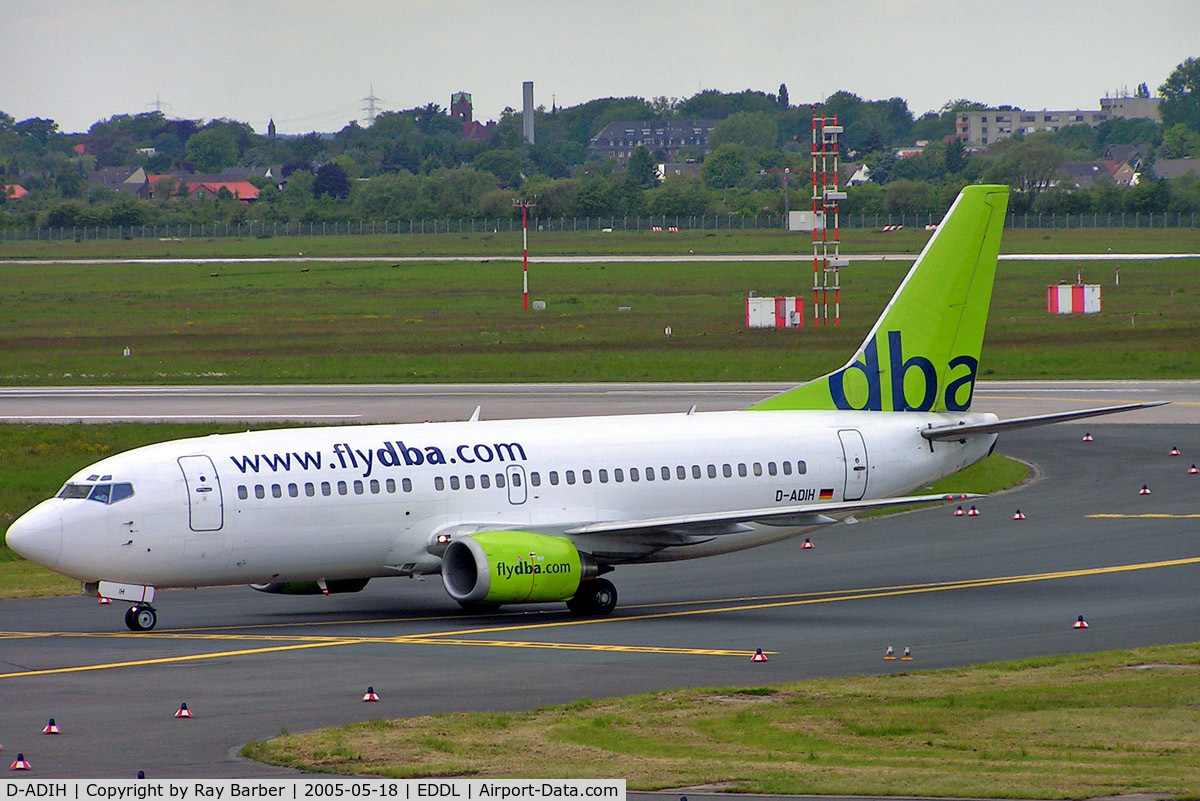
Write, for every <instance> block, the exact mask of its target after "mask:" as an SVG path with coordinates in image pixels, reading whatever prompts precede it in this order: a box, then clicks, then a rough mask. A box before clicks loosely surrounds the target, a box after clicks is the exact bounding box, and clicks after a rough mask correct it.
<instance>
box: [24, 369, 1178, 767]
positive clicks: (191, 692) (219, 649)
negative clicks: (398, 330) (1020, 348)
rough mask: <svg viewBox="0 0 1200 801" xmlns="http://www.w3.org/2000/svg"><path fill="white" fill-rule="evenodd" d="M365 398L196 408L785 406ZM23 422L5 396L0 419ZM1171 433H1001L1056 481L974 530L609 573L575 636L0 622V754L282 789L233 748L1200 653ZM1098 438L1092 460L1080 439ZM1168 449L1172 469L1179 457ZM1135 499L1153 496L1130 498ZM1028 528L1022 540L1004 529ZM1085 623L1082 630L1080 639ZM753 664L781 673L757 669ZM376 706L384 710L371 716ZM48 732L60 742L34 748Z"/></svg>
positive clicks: (1153, 392) (1088, 398)
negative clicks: (623, 701)
mask: <svg viewBox="0 0 1200 801" xmlns="http://www.w3.org/2000/svg"><path fill="white" fill-rule="evenodd" d="M535 389H536V388H535ZM258 390H262V391H263V392H264V393H265V394H263V395H256V394H254V392H256V391H258ZM355 390H356V391H355V392H354V393H353V394H352V395H351V397H349V398H342V399H341V400H339V397H340V395H339V393H340V392H342V391H344V388H342V389H337V388H335V389H331V390H330V391H329V392H328V393H324V392H313V391H311V389H309V390H305V391H304V392H301V393H299V394H297V393H296V392H293V391H291V390H281V389H280V388H266V389H263V388H257V390H250V389H238V390H234V391H229V390H226V391H225V392H220V391H218V390H216V389H213V390H210V391H207V392H205V393H199V395H198V396H197V398H198V399H197V398H192V399H191V400H188V401H186V402H188V403H204V404H208V403H215V402H216V401H215V400H214V397H213V396H217V397H222V398H225V400H222V401H221V403H228V404H232V406H231V407H230V408H233V409H237V408H241V407H240V406H239V404H250V405H254V406H255V407H256V408H265V407H268V406H269V407H271V408H275V407H276V405H279V406H281V407H286V406H290V405H299V406H302V407H303V408H302V409H300V410H299V412H301V415H300V416H303V413H310V412H311V411H312V410H313V409H322V410H324V413H330V414H333V413H338V414H340V413H343V412H344V411H345V408H346V407H347V406H349V407H350V408H358V409H360V410H361V409H363V408H366V407H370V408H372V409H373V411H370V412H366V413H364V414H370V415H378V416H381V417H388V416H390V417H393V418H395V417H402V416H403V415H405V414H410V413H411V411H412V410H413V409H416V408H421V407H425V408H428V407H429V406H430V405H431V404H432V406H434V407H436V408H438V409H439V410H440V411H441V412H443V413H444V414H445V415H448V416H455V415H457V414H458V410H457V408H454V409H451V408H448V407H449V406H450V405H451V404H452V403H453V404H459V403H462V404H465V405H471V404H474V403H475V402H476V401H477V400H478V398H479V397H480V395H486V396H487V398H488V404H490V408H491V409H492V410H493V415H494V416H497V417H499V416H505V415H506V414H507V416H521V415H523V414H525V413H528V414H545V413H550V412H547V411H546V410H547V409H552V410H562V411H563V413H574V414H580V413H584V412H595V411H596V410H597V408H600V409H602V410H603V411H605V412H608V411H610V410H611V408H610V405H616V406H619V407H621V408H625V407H626V406H633V407H636V408H639V409H646V408H653V409H656V410H663V409H662V407H663V406H664V405H666V406H667V407H669V408H679V409H680V410H681V411H686V409H685V408H683V407H684V406H686V405H687V404H690V403H693V402H697V398H699V399H701V400H703V401H704V402H705V403H711V404H713V408H716V407H721V408H736V407H738V406H743V405H746V404H747V403H749V402H751V401H752V400H753V399H754V398H753V397H750V396H751V395H754V393H763V394H770V392H771V391H773V387H770V386H762V385H757V386H754V387H733V388H728V387H724V386H723V385H714V386H709V387H706V388H705V389H704V391H703V393H701V392H699V391H695V392H693V391H692V390H691V389H690V388H689V389H688V390H687V391H684V392H680V391H679V390H678V388H672V387H670V386H667V387H660V388H646V389H645V390H644V391H643V390H641V389H639V388H638V387H637V386H635V385H629V386H627V387H624V388H621V389H620V390H614V392H615V393H616V394H615V396H610V395H609V394H608V392H607V390H605V391H604V392H603V393H601V394H600V395H592V394H582V395H580V394H572V393H591V392H597V391H599V390H597V389H596V388H590V389H588V390H579V389H578V388H571V387H568V388H566V389H562V388H559V389H558V390H555V391H549V392H546V393H541V392H537V391H532V390H531V388H527V387H526V388H488V389H486V390H484V389H480V388H450V389H447V388H413V387H402V388H355ZM764 390H765V393H764ZM1000 390H1004V391H1000ZM34 392H36V391H34ZM91 392H92V395H91V396H89V397H88V398H87V399H86V400H85V402H86V403H88V404H96V405H94V406H92V407H91V408H92V409H93V410H95V409H97V408H99V407H101V406H104V405H105V404H107V406H108V407H109V408H111V407H113V406H114V405H120V406H121V407H122V409H124V408H125V406H126V402H127V400H129V399H128V398H127V397H126V396H125V395H124V394H123V391H116V390H112V391H109V393H110V394H109V396H108V397H107V401H106V402H102V401H100V400H97V398H101V397H103V393H101V392H96V391H91ZM135 392H136V391H135ZM174 392H175V390H163V391H161V392H159V393H155V392H150V391H141V394H140V395H137V396H135V397H136V398H140V399H138V400H136V404H135V405H139V404H144V405H139V406H138V408H140V409H143V410H147V409H148V410H151V411H150V412H148V413H153V414H162V415H164V416H170V414H168V412H171V410H170V408H167V409H158V410H157V411H154V409H155V405H154V404H153V403H152V402H151V401H150V400H148V399H152V398H154V397H155V396H156V395H161V396H162V397H161V398H160V400H165V401H166V406H167V407H170V406H171V404H173V403H176V402H183V401H182V400H180V398H179V397H177V396H175V395H174V394H173V393H174ZM460 392H461V393H462V394H461V397H460V396H459V394H458V393H460ZM531 392H532V394H530V393H531ZM747 393H749V394H747ZM186 394H187V393H183V395H186ZM1198 394H1200V387H1198V385H1197V384H1196V382H1181V383H1172V384H1164V385H1161V386H1156V385H1153V384H1151V385H1146V386H1142V385H1139V384H1115V385H1109V384H1102V385H1095V386H1084V385H1076V383H1075V382H1071V383H1070V384H1069V385H1067V384H1064V385H1051V386H1047V385H1044V384H1032V383H1021V384H1012V385H1003V386H999V385H987V386H983V385H981V387H980V389H979V390H978V393H977V402H976V405H977V406H978V407H979V408H986V409H989V410H993V409H994V408H995V407H994V406H993V404H995V405H997V406H1002V407H1007V408H1016V409H1019V410H1020V411H1019V412H1018V413H1030V410H1031V404H1037V405H1039V406H1041V405H1054V404H1059V405H1062V406H1066V407H1078V406H1081V405H1100V404H1104V403H1109V402H1116V400H1115V399H1119V400H1130V399H1132V400H1149V399H1176V401H1177V402H1176V403H1175V404H1173V405H1172V406H1168V407H1163V408H1165V409H1167V410H1173V411H1172V412H1171V414H1174V415H1179V416H1180V417H1181V418H1182V419H1190V420H1194V419H1195V417H1196V398H1197V395H1198ZM376 395H378V396H379V397H377V398H375V397H373V396H376ZM758 396H761V395H758ZM180 397H182V396H180ZM298 397H307V398H309V400H306V401H304V402H303V403H301V402H300V401H299V400H298V399H297V398H298ZM985 397H986V398H988V403H987V404H985V403H984V402H983V400H984V398H985ZM1031 399H1032V400H1031ZM75 400H79V399H78V398H76V399H75ZM17 401H18V399H17V398H14V397H12V395H10V394H5V395H4V396H3V397H2V398H0V406H2V408H4V409H5V410H6V411H7V410H8V409H9V408H10V405H11V404H12V403H15V402H17ZM368 401H369V402H368ZM20 402H26V401H24V400H22V401H20ZM409 404H416V405H415V406H410V405H409ZM721 404H726V405H725V406H721ZM531 406H537V407H538V408H537V409H531V408H530V407H531ZM471 408H473V405H471ZM485 408H489V407H488V406H487V405H485ZM388 409H391V414H390V415H389V414H388V413H387V411H386V410H388ZM398 410H399V411H398ZM176 411H178V410H176ZM469 411H470V409H468V410H467V413H468V414H469ZM1157 412H1158V410H1147V411H1143V412H1135V413H1132V414H1129V415H1124V416H1121V417H1120V418H1109V419H1108V420H1107V421H1104V422H1100V421H1093V422H1092V423H1091V424H1089V425H1087V426H1083V425H1060V426H1053V427H1050V428H1046V429H1036V430H1032V431H1025V432H1018V433H1015V434H1012V435H1007V436H1003V437H1001V445H1000V450H1001V452H1003V453H1006V454H1009V455H1013V456H1016V457H1018V458H1022V459H1025V460H1028V461H1030V462H1032V463H1034V464H1036V465H1037V466H1038V468H1039V471H1040V474H1041V478H1040V479H1039V480H1038V481H1036V482H1034V483H1032V484H1031V485H1028V486H1027V487H1025V488H1023V489H1021V490H1018V491H1014V492H1009V493H1004V494H1000V495H997V496H995V497H992V498H987V499H984V500H982V501H980V502H979V503H978V506H979V509H980V510H981V511H982V515H981V516H980V517H977V518H955V517H953V516H952V515H951V514H950V509H948V508H937V509H928V510H923V511H920V512H913V513H907V514H902V515H897V516H893V517H889V518H876V519H871V520H867V521H863V522H860V523H857V524H855V525H841V526H837V527H835V528H832V529H830V530H827V531H824V532H821V533H820V536H817V537H815V538H814V543H815V545H816V547H815V548H814V549H813V550H809V551H804V550H801V549H800V548H799V542H797V541H789V542H783V543H778V544H776V545H772V546H767V547H764V548H760V549H756V550H751V551H746V552H743V553H740V554H733V555H729V556H723V557H716V558H712V559H707V560H699V561H696V562H683V563H676V564H668V565H646V566H630V567H624V568H620V569H618V570H617V571H616V572H615V573H614V574H612V575H611V576H610V578H612V580H613V581H614V583H615V584H616V585H617V588H618V591H619V593H620V604H619V606H618V609H617V611H616V613H615V614H614V615H613V616H612V617H611V618H606V619H601V620H579V619H576V618H573V617H571V616H570V615H569V614H567V613H566V612H565V610H563V609H562V608H561V606H559V605H553V606H545V607H533V608H529V609H522V608H515V609H513V610H511V611H510V610H507V609H502V610H500V611H499V612H498V613H496V614H492V615H482V616H481V615H468V614H465V613H463V612H461V611H460V610H459V609H458V607H457V606H456V605H455V604H454V603H453V602H451V601H450V600H449V599H448V598H447V597H446V595H445V593H444V591H443V590H442V588H441V586H440V582H439V581H437V580H436V579H433V580H425V581H418V580H411V579H390V580H376V581H374V582H372V583H371V585H370V586H368V588H367V590H366V591H364V592H363V593H360V594H354V595H335V596H332V597H330V598H322V597H320V596H305V597H281V596H265V595H261V594H258V593H254V592H253V591H251V590H249V589H247V588H220V589H205V590H194V591H192V590H189V591H172V592H163V593H160V595H159V597H158V598H157V599H156V605H157V607H158V609H159V620H160V622H159V626H160V628H158V629H156V630H155V631H154V632H151V633H149V634H136V635H135V634H132V633H129V632H127V631H125V629H124V626H123V624H122V622H121V616H122V614H123V608H122V606H121V605H119V604H114V605H111V606H99V605H97V604H96V602H95V600H94V599H90V598H83V597H72V598H54V599H42V600H32V601H6V602H2V603H0V641H2V645H0V710H2V712H0V743H3V745H4V748H5V750H4V753H5V754H6V755H15V753H16V752H17V751H21V752H24V753H25V755H26V757H27V758H28V759H29V760H30V762H31V763H32V764H33V766H34V771H35V772H34V774H33V775H34V777H36V778H53V777H76V778H106V777H112V778H121V777H132V776H134V775H135V774H136V773H137V771H138V770H145V771H146V773H147V775H148V776H150V777H152V778H167V777H172V778H190V777H213V778H222V777H247V776H281V775H291V774H289V773H288V772H286V771H281V770H277V769H274V768H270V767H265V766H261V765H257V764H254V763H249V762H245V761H243V760H241V759H240V758H237V757H236V756H235V752H236V749H237V748H238V747H239V746H240V745H241V744H242V743H245V742H246V741H248V740H251V739H264V738H269V737H272V736H274V735H276V734H278V733H279V732H280V731H283V730H287V731H291V732H296V731H303V730H308V729H312V728H318V727H323V726H329V725H334V724H339V723H346V722H351V721H357V720H370V719H373V718H389V717H400V716H409V715H421V714H431V713H436V712H448V711H457V710H476V709H479V710H511V709H523V708H528V707H534V706H540V705H544V704H551V703H559V702H567V701H572V700H576V699H579V698H582V697H603V696H610V695H618V694H627V693H635V692H643V691H648V690H653V689H659V688H668V687H675V686H720V685H737V686H745V685H748V684H762V683H770V682H780V681H790V680H799V679H804V678H810V677H817V676H846V675H857V674H864V673H883V672H890V671H895V670H909V669H920V668H940V667H952V666H957V665H966V664H974V663H979V662H986V661H992V660H1000V659H1014V658H1021V657H1029V656H1035V655H1041V654H1054V653H1063V652H1076V651H1093V650H1105V649H1111V648H1124V647H1134V646H1141V645H1154V644H1164V643H1175V642H1191V641H1195V640H1198V639H1200V624H1198V623H1197V620H1200V614H1198V612H1200V599H1197V596H1196V593H1195V587H1196V585H1197V583H1198V580H1200V546H1198V545H1197V540H1196V536H1195V534H1196V531H1197V526H1198V524H1200V519H1197V517H1196V515H1197V514H1200V503H1198V500H1200V476H1192V475H1188V474H1187V470H1186V468H1187V465H1189V464H1190V463H1191V462H1193V461H1198V460H1200V429H1198V428H1197V427H1196V426H1194V425H1181V424H1171V423H1164V422H1152V423H1144V422H1143V423H1139V422H1135V419H1138V418H1139V417H1140V416H1144V415H1153V414H1156V413H1157ZM171 413H174V412H171ZM463 416H465V415H463ZM1006 416H1011V415H1006ZM1118 419H1120V420H1121V422H1115V421H1116V420H1118ZM1085 428H1086V430H1090V431H1092V433H1093V434H1094V436H1095V439H1094V441H1092V442H1088V443H1084V442H1082V441H1081V433H1082V432H1083V431H1084V430H1085ZM1172 446H1178V447H1179V448H1180V449H1181V451H1182V452H1183V453H1182V455H1181V456H1176V457H1173V456H1169V455H1167V454H1168V451H1169V449H1170V448H1171V447H1172ZM1142 484H1148V485H1149V486H1150V487H1152V488H1153V494H1151V495H1149V496H1139V495H1138V492H1137V490H1138V488H1139V487H1141V486H1142ZM1016 508H1020V509H1021V510H1022V511H1023V512H1024V513H1025V514H1026V515H1027V519H1026V520H1024V521H1013V520H1012V519H1011V516H1012V514H1013V512H1014V510H1015V509H1016ZM1080 614H1083V615H1085V616H1086V618H1087V620H1088V621H1089V623H1090V624H1091V628H1089V629H1088V630H1086V631H1074V630H1072V627H1071V624H1072V622H1073V621H1074V620H1075V619H1076V617H1077V616H1078V615H1080ZM888 645H891V646H894V647H895V648H896V650H897V651H900V650H901V649H902V648H904V647H910V648H911V649H912V652H913V655H914V657H915V661H914V662H912V663H900V662H885V661H883V660H882V656H883V653H884V649H885V648H886V647H887V646H888ZM760 647H761V648H763V649H764V650H765V651H766V652H767V653H768V654H769V656H770V661H769V662H767V663H766V664H752V663H751V662H750V661H749V655H750V654H751V653H753V651H754V649H755V648H760ZM368 685H370V686H373V687H374V688H375V690H376V691H377V692H378V693H379V694H380V696H381V701H380V703H378V704H364V703H362V702H361V701H360V698H361V696H362V694H363V692H364V691H365V689H366V687H367V686H368ZM181 702H187V703H188V706H189V707H190V708H191V709H192V710H193V711H194V714H195V716H194V717H193V718H191V719H190V720H177V719H175V718H174V717H173V714H174V712H175V710H176V709H178V708H179V704H180V703H181ZM51 717H53V718H55V720H56V722H57V723H58V725H59V726H60V728H61V729H62V732H63V733H62V735H60V736H59V737H44V736H43V735H41V734H40V732H41V728H42V727H43V726H45V725H46V721H47V720H48V719H49V718H51Z"/></svg>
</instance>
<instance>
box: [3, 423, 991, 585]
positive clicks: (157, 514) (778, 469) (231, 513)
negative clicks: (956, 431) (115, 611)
mask: <svg viewBox="0 0 1200 801" xmlns="http://www.w3.org/2000/svg"><path fill="white" fill-rule="evenodd" d="M994 419H995V418H994V416H992V415H982V414H970V413H958V414H933V413H913V412H906V413H888V412H844V411H838V412H818V411H795V412H791V411H769V412H762V411H757V412H711V413H701V414H666V415H664V414H659V415H638V416H616V417H584V418H561V419H542V420H505V421H470V422H461V423H425V424H403V425H381V426H350V427H331V428H300V429H286V430H276V431H258V432H247V433H242V434H226V435H214V436H209V437H203V438H196V439H188V440H177V441H174V442H167V443H162V444H159V445H151V446H147V447H144V448H138V449H136V450H132V451H129V452H126V453H122V454H119V455H116V456H112V457H110V458H107V459H104V460H103V461H101V462H98V463H97V464H95V465H92V466H91V467H89V468H87V469H85V470H83V471H81V472H80V473H78V474H77V475H76V476H74V477H73V478H72V479H71V482H69V483H68V487H67V488H70V487H71V486H72V485H75V486H76V487H79V486H83V487H84V490H79V491H76V492H75V494H76V495H77V496H78V495H82V494H83V492H84V491H85V490H86V487H87V486H89V485H90V486H96V485H101V486H104V485H108V484H111V485H114V486H115V485H117V484H125V485H128V486H129V487H130V488H131V489H132V494H129V495H128V497H124V498H122V499H119V500H115V501H111V500H109V499H106V498H103V497H101V498H100V499H99V500H97V499H94V498H93V499H89V498H87V497H57V498H52V499H50V500H47V501H44V502H43V503H42V504H40V505H38V506H37V507H35V508H34V509H33V510H31V511H30V512H28V513H27V514H26V515H25V516H23V517H22V518H21V519H20V520H18V521H17V522H15V523H14V524H13V526H12V527H11V529H10V531H9V535H8V541H9V544H10V546H11V547H13V548H14V550H17V551H18V552H19V553H22V554H23V555H25V556H27V557H28V558H30V559H32V560H34V561H37V562H39V563H41V564H43V565H46V566H47V567H50V568H52V569H54V570H56V571H58V572H60V573H63V574H66V575H68V576H72V577H75V578H78V579H80V580H83V581H99V580H104V581H117V582H130V583H135V584H142V585H150V586H157V587H183V586H199V585H217V584H251V583H261V582H287V581H311V580H318V579H328V580H336V579H350V578H366V577H376V576H395V575H413V574H424V573H431V572H436V571H437V570H438V569H439V567H440V552H441V551H440V549H439V548H438V547H437V543H436V540H437V537H438V535H439V534H443V535H445V534H451V535H454V534H460V533H474V532H478V531H485V530H520V531H528V532H536V533H543V534H556V535H564V536H568V537H569V538H570V539H572V541H574V543H575V545H576V546H577V547H578V549H579V550H580V551H584V552H587V553H589V554H592V555H594V556H595V557H596V558H597V559H598V560H599V561H601V562H603V563H608V564H620V563H630V562H647V561H669V560H677V559H689V558H695V557H700V556H710V555H713V554H719V553H727V552H730V551H736V550H741V549H744V548H749V547H753V546H755V545H761V544H764V543H767V542H771V541H774V540H778V539H782V538H784V537H788V536H794V535H796V534H798V533H800V532H801V531H804V530H807V529H808V528H811V526H808V527H805V526H802V525H797V524H792V525H790V526H788V525H784V526H780V525H778V524H776V525H737V526H720V525H714V526H712V527H711V530H703V529H702V528H701V529H698V528H696V527H691V528H689V529H687V530H680V531H672V530H671V529H670V527H666V528H664V530H660V531H649V532H647V531H640V532H636V533H629V534H626V533H621V532H607V533H592V534H588V533H574V534H572V533H570V531H571V529H573V528H578V527H583V526H586V525H589V524H596V523H606V522H613V521H637V520H653V519H661V518H665V517H670V516H672V515H685V514H687V515H694V514H704V513H721V512H723V511H728V510H744V509H766V508H772V507H783V506H792V507H794V506H803V505H805V504H806V503H809V502H812V503H813V505H818V504H819V503H820V502H825V503H829V502H836V501H841V500H848V501H850V500H858V499H859V498H863V499H873V498H887V497H891V496H897V495H903V494H905V493H908V492H910V491H912V490H913V489H915V488H918V487H922V486H924V485H926V484H928V483H930V482H932V481H935V480H937V479H939V478H942V477H944V476H947V475H950V474H952V473H954V472H956V471H958V470H961V469H962V468H964V467H966V466H968V465H970V464H972V463H974V462H977V461H979V460H980V459H982V458H983V457H984V456H986V455H987V453H988V452H989V450H990V449H991V446H992V444H993V443H994V441H995V437H994V435H989V436H982V437H974V438H970V439H968V440H966V441H965V442H958V441H953V442H935V443H931V442H929V441H927V440H926V439H924V438H923V437H921V436H920V434H919V431H920V430H921V429H922V428H926V427H928V426H930V425H947V424H953V423H958V422H960V421H961V422H967V423H978V422H986V421H992V420H994ZM67 488H64V491H65V490H66V489H67ZM64 494H68V495H69V494H70V493H66V492H64ZM93 494H95V493H93ZM114 497H115V496H114Z"/></svg>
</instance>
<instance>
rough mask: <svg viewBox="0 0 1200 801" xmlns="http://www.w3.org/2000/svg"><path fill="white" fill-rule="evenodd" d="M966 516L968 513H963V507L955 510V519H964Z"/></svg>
mask: <svg viewBox="0 0 1200 801" xmlns="http://www.w3.org/2000/svg"><path fill="white" fill-rule="evenodd" d="M965 514H966V512H964V511H963V508H962V507H961V506H960V507H958V508H957V509H955V510H954V516H955V517H962V516H963V515H965Z"/></svg>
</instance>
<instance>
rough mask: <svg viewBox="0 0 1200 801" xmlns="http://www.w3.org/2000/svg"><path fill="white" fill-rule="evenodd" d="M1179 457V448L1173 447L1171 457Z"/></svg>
mask: <svg viewBox="0 0 1200 801" xmlns="http://www.w3.org/2000/svg"><path fill="white" fill-rule="evenodd" d="M1178 455H1179V448H1178V447H1177V446H1176V447H1172V448H1171V456H1178Z"/></svg>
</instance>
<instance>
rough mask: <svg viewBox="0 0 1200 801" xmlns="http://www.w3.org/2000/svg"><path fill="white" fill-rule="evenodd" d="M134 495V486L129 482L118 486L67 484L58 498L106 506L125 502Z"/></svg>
mask: <svg viewBox="0 0 1200 801" xmlns="http://www.w3.org/2000/svg"><path fill="white" fill-rule="evenodd" d="M132 495H133V485H132V484H129V483H127V482H121V483H118V484H67V485H66V486H65V487H63V488H62V489H61V490H60V491H59V493H58V497H60V498H64V499H67V500H72V499H80V498H87V499H88V500H90V501H96V502H97V503H103V504H105V505H109V504H114V503H116V502H117V501H123V500H125V499H126V498H129V497H131V496H132Z"/></svg>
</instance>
